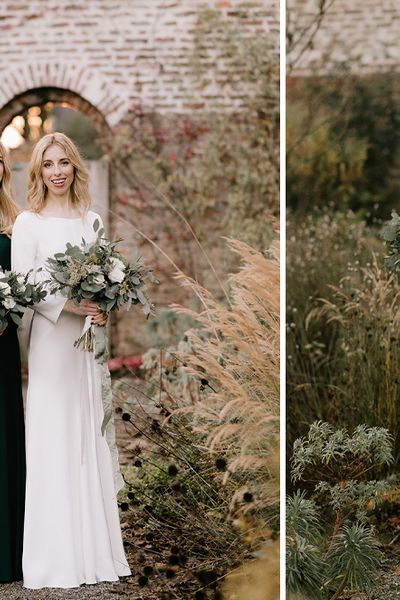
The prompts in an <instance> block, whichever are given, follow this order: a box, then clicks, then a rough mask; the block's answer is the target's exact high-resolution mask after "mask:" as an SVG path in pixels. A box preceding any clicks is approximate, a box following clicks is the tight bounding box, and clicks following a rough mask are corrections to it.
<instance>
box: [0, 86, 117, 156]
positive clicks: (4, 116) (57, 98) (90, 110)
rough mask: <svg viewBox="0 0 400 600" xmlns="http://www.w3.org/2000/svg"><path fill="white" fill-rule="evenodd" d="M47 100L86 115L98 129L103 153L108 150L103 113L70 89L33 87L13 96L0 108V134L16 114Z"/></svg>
mask: <svg viewBox="0 0 400 600" xmlns="http://www.w3.org/2000/svg"><path fill="white" fill-rule="evenodd" d="M47 102H54V103H55V104H64V105H65V104H67V105H68V106H70V107H71V108H73V109H75V110H77V111H79V112H80V113H82V114H83V115H85V116H86V117H88V119H89V120H90V121H91V123H92V124H93V125H94V126H95V127H96V129H97V130H98V131H99V134H100V137H99V142H100V144H101V146H102V148H103V151H104V152H105V153H106V152H107V151H108V149H109V144H110V135H111V129H110V125H109V124H108V122H107V119H106V118H105V116H104V115H103V113H102V112H101V111H99V110H98V109H97V108H96V107H95V106H93V104H91V103H90V102H88V101H87V100H86V99H85V98H82V96H80V95H79V94H76V93H75V92H72V91H71V90H67V89H62V88H56V87H40V88H34V89H30V90H26V91H25V92H23V93H22V94H18V95H16V96H14V98H12V99H11V100H10V101H9V102H7V104H6V105H4V106H3V107H2V108H1V109H0V134H1V133H2V131H3V130H4V129H5V128H6V127H7V125H9V124H10V123H11V121H12V120H13V118H14V117H15V116H16V115H19V114H21V113H23V112H25V111H26V110H27V109H28V108H30V107H31V106H41V105H44V104H46V103H47Z"/></svg>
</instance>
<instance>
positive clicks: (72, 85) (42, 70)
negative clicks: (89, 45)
mask: <svg viewBox="0 0 400 600" xmlns="http://www.w3.org/2000/svg"><path fill="white" fill-rule="evenodd" d="M50 94H51V96H52V97H53V98H54V101H56V102H62V101H65V102H69V103H71V105H72V106H73V107H74V108H77V109H78V110H80V111H81V112H83V113H84V114H86V115H87V116H88V117H89V118H91V119H94V120H95V123H94V124H96V125H97V126H99V125H101V126H108V128H111V127H113V126H114V125H115V124H116V123H118V121H119V120H120V119H121V118H122V116H123V115H124V114H125V113H126V112H127V110H128V108H129V98H127V97H126V94H124V93H123V92H122V90H121V89H119V86H118V85H115V84H114V83H113V85H110V84H109V82H108V80H107V79H106V78H105V77H104V75H102V74H100V73H98V72H96V70H94V69H93V68H89V67H88V66H87V65H85V64H84V65H82V64H79V63H77V62H73V63H72V62H69V61H59V62H58V61H55V62H29V63H27V64H25V65H23V66H21V67H18V68H15V69H9V70H7V71H3V72H2V77H1V83H0V127H1V129H4V127H5V125H4V123H5V122H6V121H7V122H6V125H7V124H8V123H9V122H10V121H11V120H12V118H13V117H14V116H15V115H16V114H18V111H21V108H18V107H23V108H27V107H28V106H29V105H30V106H33V105H34V103H35V101H36V102H37V100H38V99H41V103H43V99H44V98H46V95H50ZM48 100H50V97H49V98H48ZM29 102H33V104H28V103H29ZM100 115H102V117H103V119H101V118H100ZM100 121H102V123H100Z"/></svg>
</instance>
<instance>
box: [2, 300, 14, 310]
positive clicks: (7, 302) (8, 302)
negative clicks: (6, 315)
mask: <svg viewBox="0 0 400 600" xmlns="http://www.w3.org/2000/svg"><path fill="white" fill-rule="evenodd" d="M16 304H17V303H16V302H15V300H14V299H13V298H6V299H5V300H4V302H3V306H4V308H6V309H7V310H11V309H12V308H14V306H15V305H16Z"/></svg>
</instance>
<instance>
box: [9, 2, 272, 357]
mask: <svg viewBox="0 0 400 600" xmlns="http://www.w3.org/2000/svg"><path fill="white" fill-rule="evenodd" d="M243 5H244V6H248V8H249V16H248V17H246V18H244V17H243V14H242V13H241V12H240V7H241V6H243ZM204 8H211V9H216V10H218V11H220V12H221V13H222V15H223V17H224V18H226V19H228V20H231V21H234V22H236V23H238V25H240V27H244V28H245V31H246V32H248V34H249V35H257V32H259V31H263V32H267V35H268V36H270V37H271V45H272V52H276V53H278V51H279V0H259V1H258V2H254V1H253V0H245V1H243V0H240V1H239V0H66V1H65V2H59V0H29V1H28V0H25V1H24V0H3V1H2V2H1V9H0V132H1V131H2V130H3V129H4V127H5V126H6V125H7V124H8V123H9V122H10V121H11V120H12V118H13V117H14V116H15V115H17V114H20V113H21V112H23V111H24V110H25V109H26V108H28V107H29V106H34V105H38V104H44V103H45V102H47V101H52V102H55V103H63V102H66V103H68V104H69V105H72V106H73V107H74V108H75V109H77V110H79V111H80V112H82V113H84V114H85V115H86V116H88V117H89V118H90V120H91V121H92V122H93V123H94V124H95V125H96V126H97V128H98V129H99V131H100V133H101V134H103V133H104V136H102V138H103V139H107V140H109V136H110V135H111V137H112V136H114V135H115V134H116V132H117V131H118V130H119V129H120V128H121V127H123V124H124V122H125V121H126V120H128V121H129V120H131V118H132V116H131V112H130V109H131V107H132V106H133V105H140V106H142V107H143V109H144V110H145V111H146V110H148V111H154V112H156V113H157V114H161V115H162V118H163V119H167V120H168V119H169V115H170V114H177V113H191V112H193V111H196V110H203V109H207V108H211V107H214V106H215V103H216V102H217V103H218V104H219V106H220V107H222V108H224V107H226V108H227V109H229V108H235V107H238V106H240V105H241V103H242V102H243V97H246V95H247V94H248V93H249V91H248V90H247V89H243V91H240V90H238V87H237V86H235V90H230V88H229V86H226V85H219V84H218V82H215V81H213V79H212V77H210V78H209V81H208V83H205V80H206V79H207V77H203V78H202V82H201V84H200V83H199V84H198V85H196V81H193V78H192V77H190V76H189V75H188V73H189V70H190V67H189V64H188V60H189V56H190V52H191V49H192V47H193V29H194V25H195V23H196V21H197V19H198V16H199V14H200V12H201V11H202V10H203V9H204ZM211 50H212V48H211ZM233 68H234V67H233ZM226 75H227V76H226V79H227V80H228V81H229V77H230V75H229V73H226ZM232 75H233V77H232V78H233V79H235V80H237V78H238V76H237V73H235V74H232ZM106 148H107V144H106ZM15 168H16V169H17V165H15ZM20 169H21V173H20V174H19V175H20V179H21V180H22V179H23V182H22V184H21V186H22V188H23V186H24V181H25V178H24V173H25V171H26V165H25V166H21V167H20ZM110 175H111V181H112V188H113V189H112V194H111V202H110V207H111V209H115V208H116V207H115V198H118V196H119V195H120V193H123V194H126V193H127V190H126V189H125V187H124V184H123V183H121V181H120V178H119V177H118V175H117V174H116V173H111V174H110ZM92 183H93V182H92ZM22 188H21V190H20V196H21V197H23V196H24V193H25V192H24V189H22ZM128 191H129V190H128ZM107 192H108V190H107ZM95 196H96V198H95V200H97V201H98V194H95ZM113 198H114V200H113ZM132 201H134V202H136V204H137V206H136V204H135V208H134V209H131V210H130V212H129V219H130V220H133V221H134V223H135V225H137V227H138V228H139V229H140V230H142V231H144V232H145V233H146V234H148V235H149V236H153V234H154V232H156V233H157V239H158V240H159V242H160V245H161V246H162V249H163V251H165V252H166V253H167V254H168V255H171V256H172V257H174V259H175V260H176V262H177V263H179V264H180V265H181V261H182V260H183V255H185V256H186V254H189V255H191V254H193V256H195V254H196V251H197V248H196V246H195V244H194V243H193V240H192V239H191V237H190V236H189V239H187V240H185V238H184V235H185V234H186V235H187V232H185V231H184V228H182V224H180V222H179V220H177V219H175V221H174V220H173V216H172V217H171V214H170V211H168V210H166V208H165V206H163V205H157V206H155V207H151V211H150V210H149V209H150V207H149V205H148V204H147V205H144V206H142V204H143V203H142V204H140V201H139V200H138V199H136V198H135V197H133V198H132ZM139 205H140V206H139ZM127 213H128V208H127V207H125V208H124V207H122V208H121V209H120V211H119V216H117V217H116V216H115V214H114V213H110V214H111V219H110V226H111V231H112V232H114V233H115V234H116V235H117V236H118V237H119V236H120V237H122V238H123V239H124V248H125V249H126V250H127V251H128V250H129V249H130V248H131V247H132V246H139V247H140V251H141V252H142V253H143V254H144V256H145V258H146V260H147V261H148V263H149V264H151V265H153V266H154V268H155V270H156V275H157V277H159V279H160V280H161V283H162V285H160V286H159V289H157V290H154V291H152V298H153V300H154V301H155V302H156V304H157V307H158V310H160V309H161V308H162V307H163V306H167V305H168V304H169V303H170V302H172V301H175V302H176V301H180V300H182V297H183V295H185V294H186V295H187V291H186V292H183V291H182V290H180V289H179V287H178V285H177V284H176V282H175V281H174V280H172V279H171V278H170V277H169V276H168V274H166V275H164V276H160V273H159V272H158V270H157V269H158V267H157V261H158V260H159V256H158V255H157V253H152V252H151V247H149V246H148V245H147V246H146V245H145V244H143V243H142V238H141V237H140V235H138V234H136V233H135V229H132V227H130V226H129V225H127V224H126V220H125V218H128V214H127ZM180 228H181V229H183V231H182V240H183V241H182V243H181V244H180V245H179V247H175V246H174V245H173V242H171V241H168V236H169V237H172V236H170V230H171V229H174V230H175V235H174V237H175V238H177V239H180V235H179V234H178V233H177V232H180V231H181V229H180ZM193 260H194V259H193ZM167 267H168V268H169V271H171V270H172V269H171V267H170V266H169V265H167ZM146 331H147V328H146V325H145V320H144V318H143V317H142V315H141V314H140V311H139V310H133V311H131V312H129V313H126V312H125V311H121V312H120V313H119V314H118V315H117V316H116V317H115V318H113V328H112V333H113V335H112V343H113V353H114V354H131V353H135V352H140V351H143V350H144V349H147V347H148V346H149V344H150V343H151V340H150V339H149V338H148V337H147V334H146Z"/></svg>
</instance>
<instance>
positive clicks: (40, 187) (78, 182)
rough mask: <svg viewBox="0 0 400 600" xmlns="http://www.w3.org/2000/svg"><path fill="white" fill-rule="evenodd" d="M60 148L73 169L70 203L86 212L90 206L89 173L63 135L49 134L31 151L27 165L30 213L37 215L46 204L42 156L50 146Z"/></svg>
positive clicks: (75, 149) (57, 133)
mask: <svg viewBox="0 0 400 600" xmlns="http://www.w3.org/2000/svg"><path fill="white" fill-rule="evenodd" d="M54 145H57V146H60V148H62V150H64V152H65V155H66V157H67V158H68V160H69V161H70V162H71V164H72V165H73V167H74V180H73V182H72V185H71V201H72V204H73V205H75V206H80V207H82V208H83V211H87V210H88V209H89V206H90V204H91V198H90V194H89V173H88V171H87V169H86V167H85V165H84V162H83V159H82V157H81V155H80V154H79V150H78V148H77V147H76V146H75V144H74V142H73V141H72V140H71V139H70V138H69V137H67V136H66V135H64V134H63V133H59V132H55V133H49V134H48V135H45V136H44V137H42V139H41V140H39V141H38V143H37V144H36V146H35V147H34V149H33V152H32V156H31V161H30V164H29V180H28V205H29V208H30V210H31V211H32V212H36V213H39V212H40V211H41V210H42V209H43V207H44V205H45V204H46V196H47V187H46V185H45V184H44V182H43V177H42V168H43V155H44V153H45V152H46V150H47V149H48V148H50V146H54Z"/></svg>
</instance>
